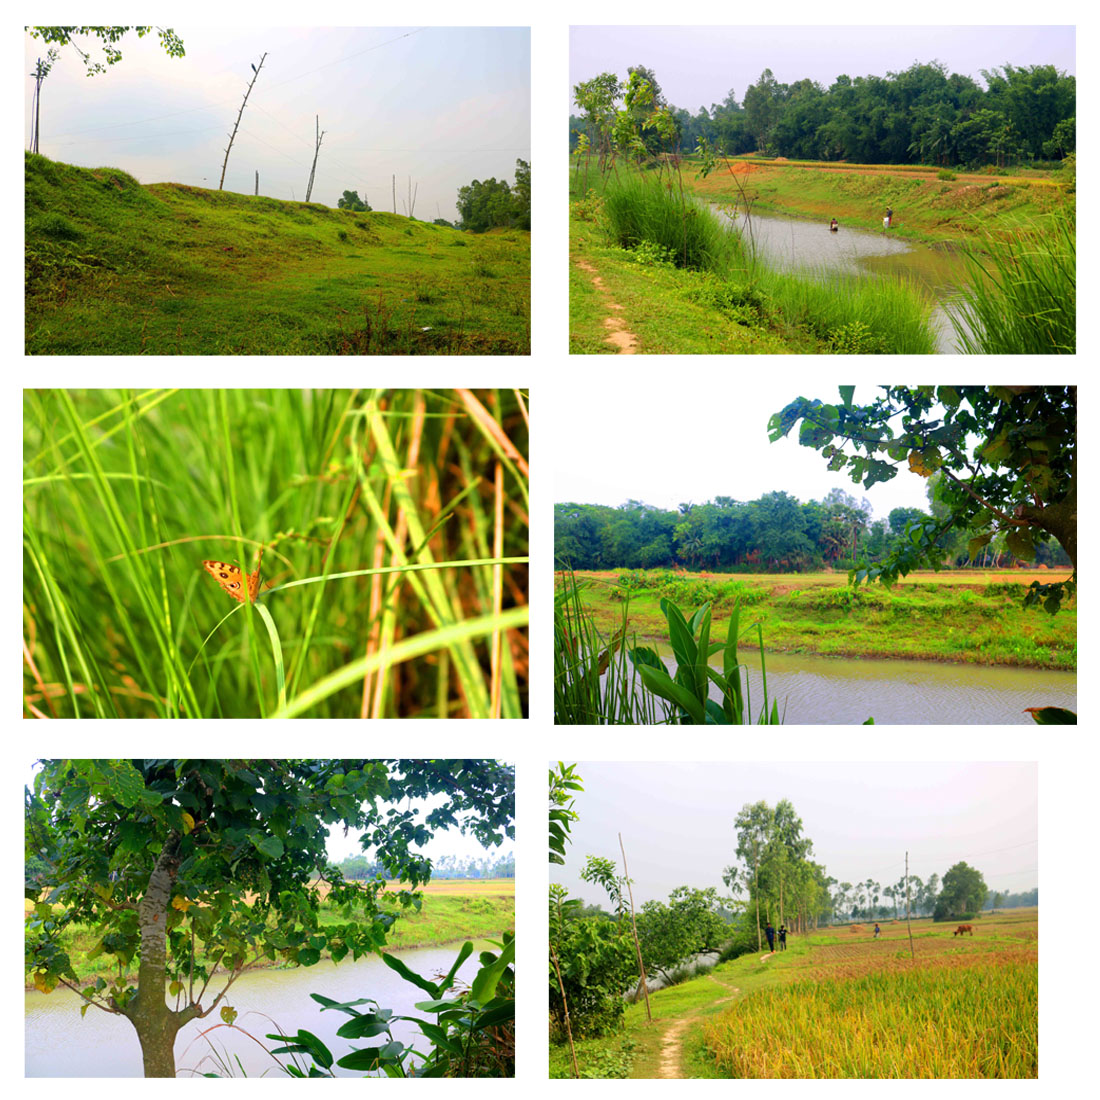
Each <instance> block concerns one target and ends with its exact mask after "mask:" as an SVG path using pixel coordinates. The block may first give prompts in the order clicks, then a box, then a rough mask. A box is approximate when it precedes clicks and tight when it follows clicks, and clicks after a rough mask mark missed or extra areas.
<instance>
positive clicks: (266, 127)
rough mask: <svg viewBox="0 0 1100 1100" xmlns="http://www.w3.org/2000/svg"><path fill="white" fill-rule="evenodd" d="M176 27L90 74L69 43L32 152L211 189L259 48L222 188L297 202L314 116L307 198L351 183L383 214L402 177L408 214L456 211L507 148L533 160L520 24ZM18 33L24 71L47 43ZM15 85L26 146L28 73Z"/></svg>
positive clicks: (508, 166) (503, 175)
mask: <svg viewBox="0 0 1100 1100" xmlns="http://www.w3.org/2000/svg"><path fill="white" fill-rule="evenodd" d="M304 11H305V13H306V14H307V15H308V13H309V9H308V7H307V8H306V9H304ZM173 29H174V30H175V31H176V33H177V34H178V35H179V36H180V37H181V38H182V39H183V43H184V47H185V49H186V51H187V55H186V57H181V58H172V57H169V56H168V55H167V54H166V53H165V52H164V50H163V49H162V48H161V46H160V42H159V40H158V38H157V36H156V33H155V32H154V33H151V34H149V35H147V36H145V37H144V38H138V37H137V35H136V34H135V33H133V32H131V33H130V34H127V35H126V36H125V37H124V38H123V39H122V40H121V42H120V43H119V48H120V49H121V50H122V60H121V61H120V62H118V63H117V64H116V65H113V66H110V67H109V68H108V69H107V71H106V72H104V73H101V74H99V75H97V76H93V77H89V76H86V75H85V69H84V65H83V63H82V62H81V60H80V58H79V57H78V56H77V54H76V52H75V51H74V50H73V48H72V47H71V46H69V47H65V48H64V49H62V51H61V58H60V60H59V61H58V62H57V63H56V64H55V65H54V67H53V70H52V71H51V72H50V74H49V76H48V77H47V78H46V80H45V82H44V84H43V87H42V93H41V118H40V126H41V130H40V134H41V138H40V144H39V152H41V153H42V154H43V155H45V156H47V157H50V158H51V159H53V160H59V161H62V162H64V163H67V164H76V165H82V166H84V167H103V166H110V167H114V168H121V169H122V170H123V171H126V172H129V173H130V174H131V175H132V176H134V177H135V178H136V179H137V180H139V181H140V182H141V183H165V182H171V183H184V184H190V185H192V186H197V187H209V188H213V189H216V188H217V186H218V181H219V178H220V176H221V168H222V161H223V159H224V156H225V148H226V145H227V143H228V134H229V133H230V132H231V131H232V129H233V123H234V120H235V119H236V117H237V112H238V111H239V110H240V106H241V101H242V99H243V96H244V93H245V90H246V89H247V87H248V82H249V80H250V79H251V78H252V69H251V68H250V66H251V65H253V64H255V65H257V66H258V65H259V64H260V58H261V55H263V54H264V53H265V52H266V54H267V59H266V60H265V61H264V64H263V68H262V71H261V72H260V74H259V77H258V79H257V80H256V84H255V87H254V88H253V90H252V94H251V95H250V96H249V99H248V106H247V107H246V108H245V111H244V115H243V117H242V119H241V126H240V130H239V132H238V134H237V138H236V141H235V142H234V144H233V149H232V152H231V153H230V157H229V165H228V168H227V170H226V176H225V189H226V190H229V191H237V192H242V193H246V194H250V195H251V194H252V193H253V191H254V187H255V172H256V171H257V170H259V173H260V194H261V195H268V196H271V197H272V198H278V199H297V200H298V201H302V200H304V199H305V192H306V184H307V183H308V180H309V173H310V166H311V164H312V162H313V153H314V146H315V129H316V123H315V116H318V115H319V116H320V126H321V129H322V130H323V131H324V133H325V136H324V140H323V141H322V144H321V150H320V155H319V157H318V160H317V173H316V180H315V182H314V186H313V193H312V201H314V202H321V203H325V204H327V205H329V206H335V205H336V203H337V200H338V199H339V198H340V196H341V195H342V194H343V192H344V190H345V189H347V190H352V191H358V193H359V197H360V198H363V197H364V192H365V193H366V198H367V201H368V202H369V203H370V205H371V206H372V207H373V208H374V209H375V210H391V211H392V209H393V196H392V179H391V177H392V176H394V175H396V177H397V212H398V213H399V214H403V213H405V212H406V203H407V201H408V192H409V181H410V180H411V182H412V185H413V186H416V185H418V190H417V193H416V199H415V214H416V216H417V217H418V218H420V219H423V220H429V221H430V220H431V219H432V218H435V217H438V216H442V217H444V218H446V219H447V220H448V221H450V220H453V219H454V218H455V217H456V213H457V212H456V209H455V199H456V195H457V192H458V188H459V187H461V186H463V185H465V184H468V183H470V182H471V181H472V180H474V179H482V180H484V179H488V178H489V177H496V178H497V179H503V180H506V181H507V182H508V183H511V182H512V181H513V179H514V177H515V163H516V160H517V159H522V160H525V161H528V162H529V161H530V160H531V149H530V146H531V123H530V116H531V90H530V33H529V31H528V29H527V28H525V27H511V28H507V27H505V28H500V27H416V26H408V27H325V28H314V29H309V28H304V29H291V28H285V27H284V28H274V29H273V28H265V27H248V28H243V27H242V28H233V27H217V28H211V27H209V26H207V27H191V26H187V25H186V24H179V23H177V24H175V25H174V26H173ZM24 40H25V58H24V65H25V67H24V72H25V73H28V74H29V73H30V72H31V71H32V70H33V69H34V66H35V60H36V58H38V57H45V56H46V49H47V47H46V46H45V45H44V44H43V43H42V42H41V41H39V40H36V39H32V38H31V37H30V35H27V34H25V35H24ZM91 43H92V44H93V45H94V48H93V49H92V51H91V52H92V53H93V55H94V56H96V57H98V58H101V57H102V50H101V48H100V47H99V43H98V40H97V39H94V38H92V39H91ZM81 45H82V48H84V49H85V50H87V49H88V42H87V41H86V40H81ZM24 85H25V87H26V103H25V109H24V118H25V123H24V126H25V131H26V137H25V144H26V145H27V146H28V147H29V144H30V131H31V109H30V106H31V96H32V93H33V91H34V80H33V79H32V78H31V77H30V76H27V77H25V78H24Z"/></svg>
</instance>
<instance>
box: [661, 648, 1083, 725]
mask: <svg viewBox="0 0 1100 1100" xmlns="http://www.w3.org/2000/svg"><path fill="white" fill-rule="evenodd" d="M649 644H651V645H652V644H653V643H649ZM657 648H658V649H659V650H660V651H661V659H662V660H663V661H664V662H665V665H666V666H667V667H668V670H669V674H670V675H672V674H673V673H674V671H675V667H676V665H675V660H674V658H672V657H671V656H670V655H668V654H667V647H664V649H662V647H661V646H658V647H657ZM741 660H742V662H743V663H744V664H746V665H747V668H748V683H749V691H750V696H751V700H752V712H753V717H754V718H756V716H757V715H758V714H759V711H760V706H761V704H762V702H763V699H764V693H763V685H762V679H761V675H760V656H759V654H758V653H755V652H747V653H742V654H741ZM711 665H712V666H713V667H714V668H717V669H718V670H719V671H721V668H722V654H721V653H720V652H719V653H718V654H716V655H715V656H714V657H713V658H712V659H711ZM765 667H766V669H767V674H768V698H769V700H772V699H775V700H777V701H778V703H779V713H780V715H781V716H783V718H784V721H785V723H786V724H787V725H801V724H806V725H819V724H823V725H838V724H852V723H861V722H865V721H866V720H867V719H868V718H874V720H875V724H876V725H889V724H902V725H908V724H914V725H955V724H959V725H986V724H993V723H995V724H998V725H1001V724H1004V725H1019V724H1023V725H1030V724H1032V718H1031V715H1029V714H1026V713H1025V712H1024V708H1025V707H1045V706H1055V707H1065V708H1066V709H1068V710H1073V711H1076V709H1077V674H1076V673H1075V672H1054V671H1050V670H1047V669H1033V668H1012V667H1006V666H1001V665H994V666H985V665H966V664H949V663H944V662H938V661H910V660H893V659H891V660H880V659H875V658H870V657H855V658H849V657H821V656H818V655H816V654H789V653H766V654H765ZM710 697H711V698H712V699H714V700H716V701H718V702H720V701H721V696H720V695H719V692H718V689H717V687H716V686H715V685H714V684H713V683H712V684H711V688H710Z"/></svg>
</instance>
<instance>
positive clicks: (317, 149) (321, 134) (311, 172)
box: [306, 115, 325, 202]
mask: <svg viewBox="0 0 1100 1100" xmlns="http://www.w3.org/2000/svg"><path fill="white" fill-rule="evenodd" d="M316 118H317V145H316V147H315V148H314V150H313V167H312V168H311V169H310V170H309V183H307V184H306V202H309V196H310V195H311V194H312V193H313V176H314V173H315V172H316V171H317V154H318V153H319V152H320V151H321V141H322V139H323V138H324V136H325V132H324V130H322V129H321V116H320V115H317V116H316Z"/></svg>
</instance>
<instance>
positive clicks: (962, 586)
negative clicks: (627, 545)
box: [577, 570, 1077, 670]
mask: <svg viewBox="0 0 1100 1100" xmlns="http://www.w3.org/2000/svg"><path fill="white" fill-rule="evenodd" d="M651 572H652V574H653V579H654V584H655V586H654V587H646V588H640V589H637V590H634V591H632V592H631V593H630V625H629V627H628V631H630V632H633V633H635V634H637V636H638V637H639V638H663V637H666V636H667V624H666V621H665V618H664V615H663V614H662V613H661V609H660V600H661V598H662V596H664V597H667V598H669V599H671V600H672V602H673V603H675V604H676V605H677V606H678V607H679V608H681V610H683V611H685V613H687V614H690V613H691V612H693V611H694V610H695V609H696V608H698V607H701V606H702V605H703V604H704V603H706V602H708V601H709V602H711V604H712V609H713V626H712V629H711V640H712V641H718V640H719V639H723V638H724V637H725V627H726V623H727V622H728V620H729V616H730V614H731V611H732V608H733V606H734V604H735V603H736V602H737V601H738V600H739V601H740V604H741V608H742V611H741V625H742V629H743V630H747V629H748V628H749V627H751V626H752V625H753V624H755V623H757V622H759V623H760V624H761V626H762V628H763V633H764V645H765V648H766V650H768V651H774V652H784V653H817V654H822V655H825V656H835V657H884V658H892V657H907V658H916V659H923V660H936V661H959V662H964V663H969V664H980V665H1017V666H1021V667H1028V668H1051V669H1063V670H1074V669H1076V667H1077V605H1076V601H1075V600H1074V601H1072V602H1071V603H1070V604H1069V605H1068V606H1065V607H1063V609H1062V610H1061V611H1059V613H1058V614H1057V615H1048V614H1046V613H1045V612H1043V611H1040V610H1037V609H1035V608H1031V609H1027V610H1025V609H1024V608H1023V607H1022V601H1023V596H1024V593H1025V591H1026V587H1027V585H1028V584H1030V582H1031V580H1032V579H1033V575H1031V574H1026V573H1025V574H1016V575H1015V576H1013V575H1011V574H1010V575H1009V576H1008V577H1007V578H1006V577H1003V576H1002V577H996V576H984V575H982V574H975V573H959V574H928V575H922V576H921V577H920V579H916V578H914V577H910V578H907V579H906V580H905V581H903V582H901V583H899V584H897V585H895V586H894V587H893V588H892V589H886V588H883V587H882V586H880V585H875V586H861V587H859V588H849V587H848V585H847V583H846V577H845V575H843V574H809V573H791V574H774V575H769V576H760V575H736V574H727V575H721V574H707V575H700V574H686V575H680V574H672V573H667V571H666V572H665V573H661V572H660V571H651ZM1066 572H1067V574H1068V570H1067V571H1066ZM635 575H636V576H642V577H644V576H646V575H647V574H646V573H645V572H643V571H637V572H636V574H635ZM1061 575H1062V574H1061V573H1059V572H1053V573H1049V574H1044V575H1043V578H1042V579H1044V580H1054V579H1057V578H1058V577H1059V576H1061ZM577 577H578V579H581V580H583V579H585V578H591V580H592V581H593V583H591V584H589V585H588V587H587V588H586V589H585V591H584V595H583V597H582V599H583V600H584V602H585V605H586V606H587V608H588V609H589V610H590V611H591V612H592V614H593V615H594V617H595V620H596V623H597V625H598V627H599V629H600V631H601V632H602V633H603V634H604V635H605V636H610V635H611V634H612V632H613V631H614V630H615V629H616V627H617V626H618V624H619V622H620V620H621V616H622V596H623V591H624V590H623V589H621V588H620V587H619V586H618V584H617V583H616V582H617V580H618V577H619V574H617V573H578V574H577ZM933 578H936V579H933ZM1017 578H1021V579H1017ZM755 638H756V632H755V630H753V632H752V633H751V635H750V634H746V635H745V636H744V640H743V642H742V646H744V647H750V646H751V645H752V644H753V642H754V641H755Z"/></svg>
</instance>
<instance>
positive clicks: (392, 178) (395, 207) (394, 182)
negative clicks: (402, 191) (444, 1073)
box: [390, 175, 397, 214]
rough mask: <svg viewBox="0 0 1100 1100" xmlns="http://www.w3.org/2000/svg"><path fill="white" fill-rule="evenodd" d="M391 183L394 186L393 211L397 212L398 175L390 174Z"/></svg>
mask: <svg viewBox="0 0 1100 1100" xmlns="http://www.w3.org/2000/svg"><path fill="white" fill-rule="evenodd" d="M390 184H391V186H392V187H393V212H394V213H395V214H396V213H397V176H396V175H394V176H390Z"/></svg>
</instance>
